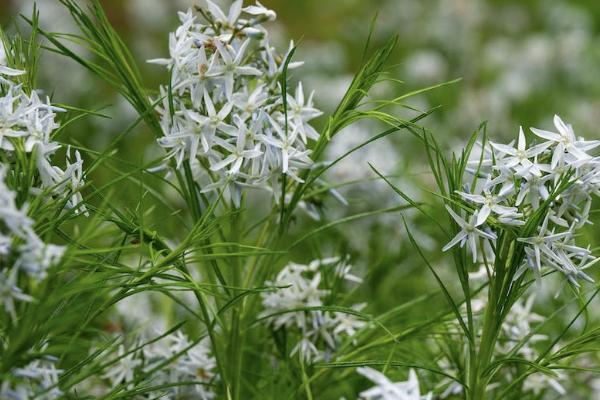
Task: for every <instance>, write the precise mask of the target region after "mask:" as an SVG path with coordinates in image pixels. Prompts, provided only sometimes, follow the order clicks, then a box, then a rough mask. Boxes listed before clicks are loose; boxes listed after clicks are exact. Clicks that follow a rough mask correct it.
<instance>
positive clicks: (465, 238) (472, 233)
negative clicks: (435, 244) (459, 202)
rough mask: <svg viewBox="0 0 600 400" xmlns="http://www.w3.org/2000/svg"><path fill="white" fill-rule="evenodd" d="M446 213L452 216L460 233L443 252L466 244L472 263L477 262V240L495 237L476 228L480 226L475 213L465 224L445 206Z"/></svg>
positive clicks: (493, 238)
mask: <svg viewBox="0 0 600 400" xmlns="http://www.w3.org/2000/svg"><path fill="white" fill-rule="evenodd" d="M446 209H447V210H448V213H450V215H451V216H452V218H453V219H454V221H456V223H457V224H458V226H459V227H460V228H461V230H460V232H458V233H457V234H456V236H455V237H454V238H453V239H452V240H451V241H450V242H448V244H446V245H445V246H444V247H443V249H442V250H443V251H448V250H449V249H451V248H452V247H454V246H455V245H457V244H460V247H463V246H464V245H465V244H466V243H468V245H469V249H470V250H471V254H472V256H473V262H477V243H478V240H479V239H480V238H481V239H486V240H496V235H495V234H494V233H493V232H485V231H483V230H481V229H479V228H478V227H479V226H481V224H482V223H483V222H481V223H478V222H477V221H478V213H477V212H475V213H474V214H473V215H472V216H471V217H470V219H469V221H468V222H467V221H466V220H464V219H463V218H462V217H460V216H459V215H458V214H456V213H455V212H454V210H452V209H451V208H450V207H449V206H446Z"/></svg>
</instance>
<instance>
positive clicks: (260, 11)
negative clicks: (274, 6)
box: [242, 1, 277, 21]
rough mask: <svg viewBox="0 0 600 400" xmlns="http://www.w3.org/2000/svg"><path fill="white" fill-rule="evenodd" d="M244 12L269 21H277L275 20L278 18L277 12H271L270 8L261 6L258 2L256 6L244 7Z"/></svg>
mask: <svg viewBox="0 0 600 400" xmlns="http://www.w3.org/2000/svg"><path fill="white" fill-rule="evenodd" d="M242 10H243V11H244V12H245V13H247V14H250V15H254V16H256V17H261V18H264V19H265V20H267V21H275V19H276V18H277V14H275V11H273V10H269V9H268V8H266V7H265V6H263V5H262V4H260V3H259V2H258V1H257V2H256V5H255V6H248V7H244V8H243V9H242Z"/></svg>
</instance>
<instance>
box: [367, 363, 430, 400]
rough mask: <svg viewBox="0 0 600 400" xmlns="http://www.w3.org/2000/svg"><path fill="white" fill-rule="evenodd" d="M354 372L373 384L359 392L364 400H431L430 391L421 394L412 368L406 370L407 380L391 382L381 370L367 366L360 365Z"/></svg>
mask: <svg viewBox="0 0 600 400" xmlns="http://www.w3.org/2000/svg"><path fill="white" fill-rule="evenodd" d="M356 372H358V373H359V374H361V375H362V376H364V377H365V378H367V379H369V380H370V381H371V382H373V383H374V384H375V386H374V387H372V388H371V389H368V390H365V391H364V392H361V393H360V398H361V399H365V400H431V399H432V396H433V395H432V393H431V392H430V393H428V394H426V395H423V396H421V390H420V388H419V379H418V377H417V374H416V372H415V370H414V369H412V368H411V369H410V370H409V371H408V380H407V381H405V382H392V381H390V380H389V379H388V378H387V377H386V376H385V375H384V374H382V373H381V372H379V371H377V370H374V369H373V368H369V367H360V368H357V369H356Z"/></svg>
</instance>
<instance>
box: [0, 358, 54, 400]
mask: <svg viewBox="0 0 600 400" xmlns="http://www.w3.org/2000/svg"><path fill="white" fill-rule="evenodd" d="M11 372H12V374H13V376H14V377H16V378H18V379H21V380H24V381H25V382H27V384H26V385H19V386H17V391H16V393H17V397H16V398H17V399H20V397H18V396H20V395H25V394H26V396H27V397H24V399H33V398H35V399H40V400H53V399H58V398H60V397H62V395H63V393H62V392H61V390H60V389H59V388H58V387H56V385H57V383H58V379H59V376H60V374H61V373H62V372H63V371H62V370H60V369H57V368H56V366H55V365H54V363H53V361H51V360H34V361H32V362H30V363H29V364H27V365H26V366H25V367H23V368H15V369H14V370H12V371H11ZM26 388H27V389H26ZM50 388H52V389H50ZM3 389H4V388H3ZM0 394H2V392H0ZM30 396H31V397H30ZM9 398H12V397H9Z"/></svg>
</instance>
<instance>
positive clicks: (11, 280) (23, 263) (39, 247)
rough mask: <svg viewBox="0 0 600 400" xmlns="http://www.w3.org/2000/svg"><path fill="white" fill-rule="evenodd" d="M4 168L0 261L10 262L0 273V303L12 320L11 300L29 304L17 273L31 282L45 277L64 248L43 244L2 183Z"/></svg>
mask: <svg viewBox="0 0 600 400" xmlns="http://www.w3.org/2000/svg"><path fill="white" fill-rule="evenodd" d="M6 172H7V171H6V168H5V167H4V166H0V260H1V261H2V265H4V262H5V261H8V260H12V261H13V262H12V263H11V264H9V266H6V267H4V268H2V269H1V270H0V303H2V305H3V306H4V309H5V310H6V312H7V313H8V314H9V315H10V316H11V317H12V319H13V320H16V319H17V313H16V308H15V301H31V300H32V297H31V296H29V295H27V294H25V293H24V292H23V290H22V289H20V288H19V287H18V286H17V283H18V277H19V272H24V273H26V274H27V275H28V276H30V277H32V278H33V279H35V280H41V279H44V278H45V277H46V270H47V269H48V268H50V267H51V266H52V265H54V264H56V263H57V262H58V261H59V260H60V258H61V257H62V255H63V252H64V247H61V246H56V245H53V244H46V243H44V242H43V241H42V240H41V239H40V237H39V236H38V235H37V234H36V233H35V231H34V229H33V220H32V219H31V218H29V217H28V216H27V208H26V206H23V207H17V203H16V194H15V192H13V191H12V190H10V189H9V188H8V187H7V186H6V184H5V179H6Z"/></svg>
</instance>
